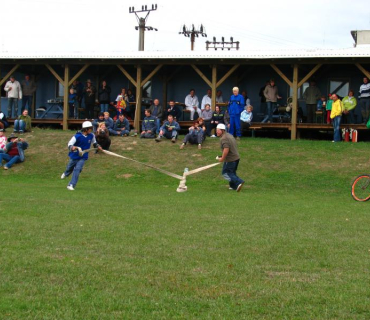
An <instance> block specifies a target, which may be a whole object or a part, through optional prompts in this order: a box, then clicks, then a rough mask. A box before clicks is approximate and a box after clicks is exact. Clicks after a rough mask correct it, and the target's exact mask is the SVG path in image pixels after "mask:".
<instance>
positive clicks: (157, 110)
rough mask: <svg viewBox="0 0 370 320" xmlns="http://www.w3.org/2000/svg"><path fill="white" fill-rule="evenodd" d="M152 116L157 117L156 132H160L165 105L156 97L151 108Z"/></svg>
mask: <svg viewBox="0 0 370 320" xmlns="http://www.w3.org/2000/svg"><path fill="white" fill-rule="evenodd" d="M149 110H150V113H151V116H153V117H155V118H156V131H157V132H156V134H158V133H159V128H160V127H161V121H162V118H163V107H162V106H161V104H160V103H159V100H158V99H154V101H153V104H152V105H151V106H150V108H149Z"/></svg>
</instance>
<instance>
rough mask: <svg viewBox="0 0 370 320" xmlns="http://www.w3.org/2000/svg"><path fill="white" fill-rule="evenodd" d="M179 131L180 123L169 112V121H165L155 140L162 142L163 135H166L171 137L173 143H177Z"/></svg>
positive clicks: (168, 137)
mask: <svg viewBox="0 0 370 320" xmlns="http://www.w3.org/2000/svg"><path fill="white" fill-rule="evenodd" d="M179 131H180V125H179V124H178V123H177V122H176V121H175V120H174V118H173V115H172V114H169V115H168V117H167V121H165V122H164V123H163V126H162V127H161V129H160V130H159V135H158V137H157V138H155V141H157V142H160V141H161V140H162V137H166V138H167V139H171V141H172V143H175V142H176V139H177V135H178V132H179Z"/></svg>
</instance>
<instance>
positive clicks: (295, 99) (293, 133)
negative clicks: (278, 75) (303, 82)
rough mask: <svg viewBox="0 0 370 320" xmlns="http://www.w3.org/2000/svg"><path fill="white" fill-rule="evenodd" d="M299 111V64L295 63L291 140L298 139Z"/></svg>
mask: <svg viewBox="0 0 370 320" xmlns="http://www.w3.org/2000/svg"><path fill="white" fill-rule="evenodd" d="M297 111H298V65H297V64H295V65H294V69H293V110H292V126H291V131H290V134H291V137H290V138H291V140H296V139H297Z"/></svg>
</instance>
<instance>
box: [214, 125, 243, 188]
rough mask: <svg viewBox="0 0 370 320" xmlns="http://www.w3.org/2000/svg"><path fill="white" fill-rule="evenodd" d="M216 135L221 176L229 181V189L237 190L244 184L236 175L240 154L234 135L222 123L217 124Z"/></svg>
mask: <svg viewBox="0 0 370 320" xmlns="http://www.w3.org/2000/svg"><path fill="white" fill-rule="evenodd" d="M216 132H217V136H218V137H220V144H221V150H222V155H221V157H217V158H216V159H217V160H218V161H219V162H223V163H224V165H223V167H222V176H223V177H224V178H225V179H226V180H227V181H229V189H232V190H236V191H237V192H239V191H240V190H241V189H242V187H243V184H244V181H243V180H242V179H240V178H239V177H238V176H237V175H236V171H237V170H238V166H239V161H240V156H239V153H238V148H237V145H236V141H235V139H234V137H233V136H232V135H231V134H229V133H227V132H226V127H225V125H224V124H222V123H220V124H219V125H217V129H216Z"/></svg>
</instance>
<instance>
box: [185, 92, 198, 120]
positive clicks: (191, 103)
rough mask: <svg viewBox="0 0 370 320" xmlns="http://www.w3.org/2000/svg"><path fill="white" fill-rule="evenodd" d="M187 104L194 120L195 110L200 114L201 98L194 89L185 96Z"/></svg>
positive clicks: (187, 108) (191, 118)
mask: <svg viewBox="0 0 370 320" xmlns="http://www.w3.org/2000/svg"><path fill="white" fill-rule="evenodd" d="M185 106H186V110H189V111H190V120H194V114H195V112H197V113H198V115H200V110H199V100H198V97H197V96H196V95H195V90H194V89H191V90H190V93H189V94H188V95H187V96H186V97H185Z"/></svg>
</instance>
